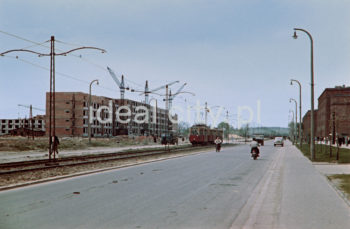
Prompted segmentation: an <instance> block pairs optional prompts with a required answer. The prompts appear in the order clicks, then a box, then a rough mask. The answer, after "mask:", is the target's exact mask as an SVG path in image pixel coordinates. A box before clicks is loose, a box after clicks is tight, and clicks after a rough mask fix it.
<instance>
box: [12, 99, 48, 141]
mask: <svg viewBox="0 0 350 229" xmlns="http://www.w3.org/2000/svg"><path fill="white" fill-rule="evenodd" d="M18 106H19V107H25V108H29V120H30V122H29V123H30V125H31V126H30V129H31V130H32V135H33V136H32V137H33V140H34V130H33V129H34V125H33V109H34V110H38V111H45V110H44V109H41V108H36V107H33V106H32V105H31V104H30V105H23V104H18ZM28 138H29V134H28Z"/></svg>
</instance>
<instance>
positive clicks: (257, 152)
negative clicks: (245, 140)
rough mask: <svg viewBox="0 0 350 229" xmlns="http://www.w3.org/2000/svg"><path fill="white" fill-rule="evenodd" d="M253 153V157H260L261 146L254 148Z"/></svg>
mask: <svg viewBox="0 0 350 229" xmlns="http://www.w3.org/2000/svg"><path fill="white" fill-rule="evenodd" d="M251 154H252V158H253V159H254V160H256V159H257V158H258V157H259V148H258V147H254V148H252V151H251Z"/></svg>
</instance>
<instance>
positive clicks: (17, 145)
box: [0, 137, 153, 152]
mask: <svg viewBox="0 0 350 229" xmlns="http://www.w3.org/2000/svg"><path fill="white" fill-rule="evenodd" d="M59 140H60V144H59V150H80V149H86V148H88V147H123V146H133V145H152V144H153V141H152V140H151V139H145V138H135V139H132V138H128V137H113V138H93V139H92V140H91V144H89V142H88V139H87V138H69V137H66V138H60V139H59ZM48 148H49V140H48V137H37V138H35V139H34V140H32V139H28V138H26V137H1V138H0V152H1V151H3V152H4V151H9V152H22V151H46V150H48Z"/></svg>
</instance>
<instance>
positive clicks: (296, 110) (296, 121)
mask: <svg viewBox="0 0 350 229" xmlns="http://www.w3.org/2000/svg"><path fill="white" fill-rule="evenodd" d="M292 101H294V102H295V125H294V126H295V130H294V132H295V137H296V136H297V123H298V103H297V101H296V100H295V99H293V98H290V99H289V102H290V103H291V102H292ZM294 141H295V143H296V139H294Z"/></svg>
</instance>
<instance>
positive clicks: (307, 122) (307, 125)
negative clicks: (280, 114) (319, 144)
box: [302, 110, 318, 141]
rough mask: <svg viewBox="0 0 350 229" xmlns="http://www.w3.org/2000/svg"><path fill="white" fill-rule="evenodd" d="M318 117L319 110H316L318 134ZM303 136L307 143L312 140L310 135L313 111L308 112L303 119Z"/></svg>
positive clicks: (315, 118) (315, 117)
mask: <svg viewBox="0 0 350 229" xmlns="http://www.w3.org/2000/svg"><path fill="white" fill-rule="evenodd" d="M317 117H318V110H314V123H315V125H314V131H315V132H314V133H316V132H317V128H318V127H317ZM302 130H303V131H302V132H303V133H302V136H303V139H304V140H305V141H309V140H310V136H311V133H310V130H311V111H310V110H308V111H307V112H306V114H305V115H304V117H303V127H302Z"/></svg>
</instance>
